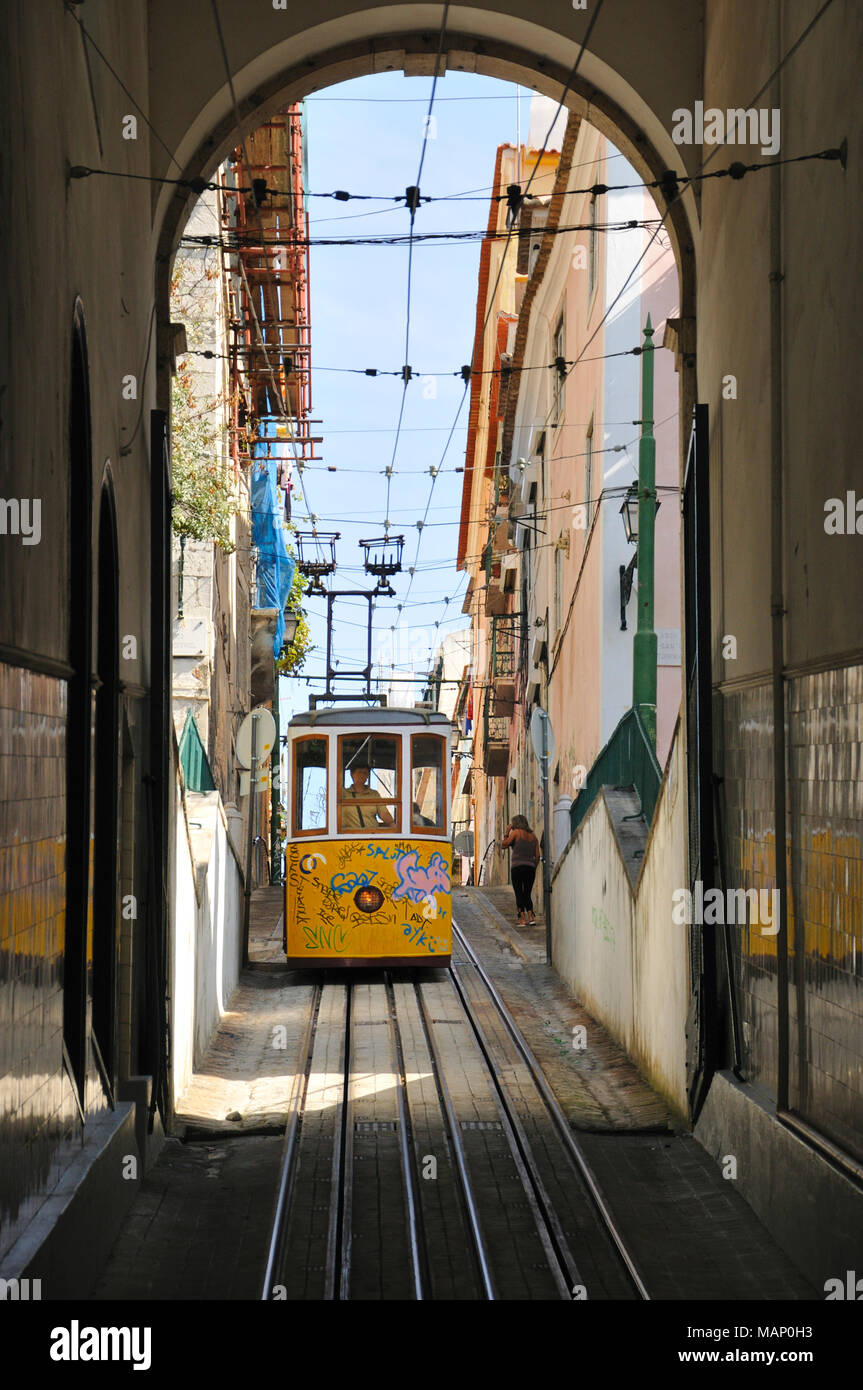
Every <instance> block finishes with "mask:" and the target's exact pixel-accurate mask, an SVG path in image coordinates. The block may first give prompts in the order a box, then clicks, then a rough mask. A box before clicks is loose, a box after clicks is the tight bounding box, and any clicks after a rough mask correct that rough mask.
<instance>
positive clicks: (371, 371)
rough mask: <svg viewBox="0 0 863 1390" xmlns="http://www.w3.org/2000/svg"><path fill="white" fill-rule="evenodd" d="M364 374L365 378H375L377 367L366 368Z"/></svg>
mask: <svg viewBox="0 0 863 1390" xmlns="http://www.w3.org/2000/svg"><path fill="white" fill-rule="evenodd" d="M365 374H366V376H377V374H378V369H377V367H366V368H365Z"/></svg>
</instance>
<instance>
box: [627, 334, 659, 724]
mask: <svg viewBox="0 0 863 1390" xmlns="http://www.w3.org/2000/svg"><path fill="white" fill-rule="evenodd" d="M655 526H656V440H655V439H654V437H653V326H652V324H651V322H650V314H648V315H647V323H646V324H645V325H644V346H643V347H642V349H641V438H640V439H639V441H638V630H637V631H636V633H635V637H634V638H633V642H632V707H633V709H637V710H638V713H639V714H640V715H641V721H642V723H643V724H644V728H645V732H646V733H647V736H648V738H649V739H650V742H651V743H652V745H653V747H654V748H656V656H657V651H656V631H655V629H654V626H653V556H654V528H655Z"/></svg>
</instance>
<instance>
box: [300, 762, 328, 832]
mask: <svg viewBox="0 0 863 1390" xmlns="http://www.w3.org/2000/svg"><path fill="white" fill-rule="evenodd" d="M326 829H327V741H326V739H325V738H302V739H298V740H297V742H296V743H295V744H294V834H295V835H297V834H299V835H302V834H308V833H309V832H310V831H312V830H319V831H320V830H322V831H323V832H324V833H326Z"/></svg>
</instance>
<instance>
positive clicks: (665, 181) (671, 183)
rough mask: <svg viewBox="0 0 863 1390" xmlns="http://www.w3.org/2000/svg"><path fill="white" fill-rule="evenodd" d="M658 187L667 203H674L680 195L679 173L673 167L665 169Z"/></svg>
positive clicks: (658, 181)
mask: <svg viewBox="0 0 863 1390" xmlns="http://www.w3.org/2000/svg"><path fill="white" fill-rule="evenodd" d="M657 187H658V189H659V191H660V193H661V194H662V196H663V197H664V198H665V201H666V202H667V203H673V202H674V199H675V198H677V197H679V195H680V187H679V185H678V182H677V175H676V174H675V172H674V170H673V169H666V170H665V173H664V174H663V175H662V177H661V178H660V179H657Z"/></svg>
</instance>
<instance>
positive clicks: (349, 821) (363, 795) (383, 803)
mask: <svg viewBox="0 0 863 1390" xmlns="http://www.w3.org/2000/svg"><path fill="white" fill-rule="evenodd" d="M399 749H400V740H399V739H397V738H392V737H391V736H387V735H381V734H376V735H368V736H366V737H344V738H341V739H340V740H339V767H340V781H339V830H340V831H345V830H353V831H359V832H360V833H361V834H362V833H363V832H364V831H365V832H366V833H369V832H371V833H380V831H382V830H398V829H399V824H400V821H401V807H400V803H399Z"/></svg>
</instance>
